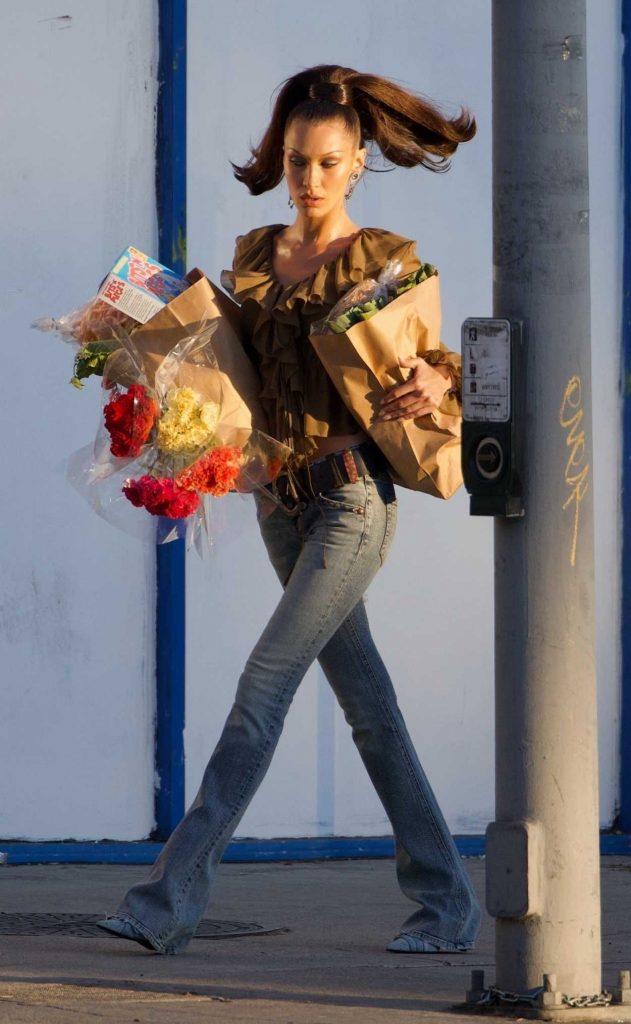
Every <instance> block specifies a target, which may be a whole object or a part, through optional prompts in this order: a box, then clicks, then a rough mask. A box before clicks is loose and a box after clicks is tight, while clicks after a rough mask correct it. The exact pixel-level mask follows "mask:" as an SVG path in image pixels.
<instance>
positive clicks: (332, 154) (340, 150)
mask: <svg viewBox="0 0 631 1024" xmlns="http://www.w3.org/2000/svg"><path fill="white" fill-rule="evenodd" d="M288 152H289V153H297V154H298V156H303V154H302V153H301V152H300V150H299V149H295V147H294V146H289V148H288ZM343 152H344V151H343V150H342V149H331V150H329V152H328V153H323V154H322V156H323V157H325V156H335V155H336V154H337V153H343Z"/></svg>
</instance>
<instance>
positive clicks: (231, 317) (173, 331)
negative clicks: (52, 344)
mask: <svg viewBox="0 0 631 1024" xmlns="http://www.w3.org/2000/svg"><path fill="white" fill-rule="evenodd" d="M187 278H188V280H189V281H191V282H192V284H191V287H190V288H187V289H186V291H184V292H182V294H181V295H178V296H177V298H175V299H172V300H171V302H169V303H168V305H166V306H165V307H164V309H161V310H160V312H159V313H156V315H155V316H154V317H152V318H151V320H148V321H147V323H146V324H142V326H140V327H138V328H137V329H136V330H135V331H134V333H133V334H132V336H131V341H132V343H133V345H134V346H135V348H136V349H137V350H138V352H139V353H140V355H141V357H142V361H143V366H144V369H145V373H146V375H147V379H148V382H149V384H150V385H153V382H154V377H155V373H156V370H157V369H158V366H159V365H160V363H161V361H162V360H163V359H164V357H165V356H166V355H168V354H169V352H170V351H171V350H172V349H173V348H174V347H175V345H177V344H178V342H180V341H182V340H183V339H184V338H186V337H187V336H188V335H190V334H194V333H195V331H196V330H199V327H200V323H201V322H203V321H204V320H208V319H211V318H213V319H214V318H217V326H216V329H215V332H214V334H213V336H212V339H211V347H212V351H213V353H214V355H215V357H216V360H217V364H218V367H219V379H220V393H221V428H230V429H232V428H241V429H243V430H244V431H247V432H249V431H250V430H252V429H256V430H262V431H266V432H267V430H268V426H267V422H266V419H265V414H264V412H263V409H262V407H261V404H260V401H259V394H260V390H261V385H260V381H259V377H258V374H257V371H256V370H255V368H254V366H253V364H252V363H251V362H250V360H249V359H248V357H247V355H246V353H245V350H244V348H243V345H242V342H241V319H240V310H239V307H238V306H237V304H236V302H233V301H232V299H230V298H228V296H227V295H225V294H224V292H222V291H220V289H219V288H217V287H216V286H215V285H214V284H212V282H211V281H209V280H208V278H206V277H205V276H204V274H203V273H202V272H201V270H198V269H195V270H191V271H190V273H189V274H188V275H187ZM213 375H214V371H213V370H211V369H207V368H204V367H200V366H196V365H194V364H193V363H187V362H183V363H182V364H181V366H180V369H179V371H178V384H179V385H180V386H187V385H188V386H190V387H193V388H196V389H197V390H199V391H203V392H204V393H205V395H206V396H207V397H215V394H216V393H217V391H218V389H217V385H216V382H215V381H214V380H213V379H212V378H213ZM205 377H208V380H205Z"/></svg>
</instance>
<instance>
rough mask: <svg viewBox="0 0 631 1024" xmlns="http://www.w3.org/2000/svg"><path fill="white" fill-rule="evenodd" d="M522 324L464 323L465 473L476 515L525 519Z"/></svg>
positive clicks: (480, 320) (474, 319)
mask: <svg viewBox="0 0 631 1024" xmlns="http://www.w3.org/2000/svg"><path fill="white" fill-rule="evenodd" d="M523 396H524V374H523V350H522V323H521V321H518V320H504V319H499V318H494V317H469V318H468V319H467V320H465V321H464V323H463V325H462V475H463V477H464V484H465V487H466V489H467V491H468V492H469V495H470V505H469V512H470V514H471V515H472V516H523V514H524V506H523V501H522V490H521V472H520V465H521V461H522V458H523V441H524V423H523Z"/></svg>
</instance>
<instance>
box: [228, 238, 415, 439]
mask: <svg viewBox="0 0 631 1024" xmlns="http://www.w3.org/2000/svg"><path fill="white" fill-rule="evenodd" d="M284 227H285V225H284V224H271V225H268V226H267V227H263V228H255V230H254V231H250V232H248V234H247V235H241V236H240V237H239V238H237V243H236V249H235V255H234V261H233V269H232V271H224V273H223V274H222V278H221V281H222V284H223V285H224V287H225V288H226V289H227V290H229V291H230V292H231V293H232V294H233V295H234V298H235V299H236V301H237V302H238V303H240V305H241V310H242V314H243V322H244V326H245V334H246V338H245V342H246V346H247V348H248V355H249V356H250V357H251V359H252V360H253V362H254V363H255V365H256V366H257V368H258V370H259V373H260V376H261V380H262V385H263V387H262V392H261V399H262V403H263V407H264V409H265V412H266V413H267V418H268V422H269V426H270V433H272V434H273V436H274V437H276V438H277V439H278V440H280V441H283V442H284V443H285V444H288V445H289V446H290V447H291V448H292V449H293V450H294V451H296V452H309V451H311V450H312V449H313V448H314V447H315V445H314V442H313V441H310V438H312V437H327V436H329V435H331V436H339V435H343V434H353V433H356V432H357V431H358V430H359V429H361V428H360V426H359V424H358V423H357V421H356V420H355V418H354V417H353V415H352V413H351V412H349V410H348V409H347V408H346V406H345V405H344V403H343V401H342V399H341V398H340V396H339V395H338V393H337V391H336V390H335V388H334V386H333V384H332V383H331V381H330V379H329V377H328V375H327V372H326V370H325V369H324V367H323V365H322V363H321V362H320V360H319V359H318V356H317V355H316V353H315V350H314V348H313V346H312V345H311V343H310V342H309V329H310V327H311V324H312V323H313V322H314V321H316V320H320V319H322V317H323V316H325V315H326V313H327V312H328V311H329V310H330V309H332V307H333V306H334V305H335V303H336V302H337V301H338V299H339V298H340V297H341V296H342V295H344V293H345V292H347V291H348V289H349V288H351V287H352V285H354V284H357V283H358V282H360V281H363V280H364V278H367V277H377V276H378V274H379V272H380V270H381V269H382V268H383V267H384V265H385V264H386V263H387V262H388V260H390V259H395V258H396V259H400V260H401V262H402V264H403V270H402V275H405V274H410V273H412V271H414V270H416V269H418V267H419V266H420V265H421V264H420V261H419V259H418V257H417V255H416V252H415V243H414V242H413V241H412V240H411V239H409V238H403V237H402V236H401V235H395V234H393V233H392V232H391V231H384V230H382V229H381V228H363V229H362V230H361V232H360V233H359V235H358V236H357V237H356V238H355V239H354V241H353V242H351V244H350V245H349V246H348V248H346V249H344V250H343V252H341V253H340V254H339V255H338V256H337V257H335V259H333V260H331V261H330V262H329V263H325V264H323V266H321V267H319V268H318V270H316V271H315V273H314V274H312V275H311V276H310V277H306V278H304V280H302V281H298V282H297V283H294V284H290V285H283V284H281V283H280V281H278V279H277V278H276V276H275V274H274V268H273V252H274V249H273V244H274V236H275V235H276V234H278V233H279V232H280V231H282V230H283V229H284Z"/></svg>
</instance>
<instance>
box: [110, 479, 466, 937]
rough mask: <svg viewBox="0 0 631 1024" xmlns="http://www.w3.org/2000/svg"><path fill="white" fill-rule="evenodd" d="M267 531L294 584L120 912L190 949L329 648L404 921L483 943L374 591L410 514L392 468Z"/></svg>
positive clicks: (274, 515) (327, 663)
mask: <svg viewBox="0 0 631 1024" xmlns="http://www.w3.org/2000/svg"><path fill="white" fill-rule="evenodd" d="M265 501H266V499H258V500H257V504H258V506H259V521H260V528H261V532H262V535H263V539H264V541H265V544H266V547H267V550H268V553H269V556H270V559H271V561H272V564H273V566H274V568H275V570H276V573H277V574H278V577H279V579H280V581H281V584H282V586H283V595H282V597H281V599H280V602H279V604H278V606H277V608H276V610H275V611H274V613H273V615H272V617H271V619H270V621H269V623H268V624H267V626H266V627H265V629H264V631H263V634H262V636H261V637H260V639H259V641H258V643H257V644H256V646H255V648H254V650H253V651H252V654H251V655H250V657H249V658H248V661H247V664H246V665H245V668H244V670H243V673H242V675H241V677H240V679H239V684H238V687H237V693H236V696H235V700H234V704H233V706H232V708H231V710H230V713H229V715H228V718H227V720H226V723H225V726H224V728H223V732H222V734H221V737H220V739H219V742H218V743H217V746H216V748H215V750H214V752H213V754H212V756H211V758H210V761H209V762H208V765H207V767H206V770H205V772H204V776H203V779H202V783H201V786H200V789H199V792H198V793H197V796H196V797H195V799H194V801H193V803H192V804H191V806H190V808H189V809H188V811H187V813H186V814H185V816H184V818H183V819H182V821H181V822H180V823H179V825H178V826H177V828H176V829H175V831H174V832H173V834H172V835H171V837H170V839H169V841H168V842H167V843H166V845H165V846H164V849H163V851H162V853H161V854H160V856H159V857H158V859H157V861H156V863H155V864H154V866H153V868H152V870H151V872H150V874H149V876H148V878H147V880H146V881H145V882H142V883H141V884H139V885H135V886H133V888H131V889H130V890H129V892H128V893H127V895H126V896H125V898H124V899H123V901H122V903H121V905H120V906H119V908H118V909H117V910H116V912H115V915H114V916H115V917H116V918H119V919H122V920H124V921H127V922H129V923H130V924H132V925H133V926H134V927H135V928H136V929H137V930H138V931H140V932H141V933H142V935H143V936H144V937H145V938H146V939H147V940H148V942H149V943H150V944H151V946H152V947H153V948H154V949H156V950H157V951H159V952H161V953H179V952H180V951H181V950H183V949H184V947H185V946H186V944H187V943H188V942H189V940H190V939H191V937H192V936H193V934H194V931H195V927H196V925H197V923H198V921H199V920H200V918H201V916H202V914H203V913H204V911H205V910H206V906H207V903H208V897H209V893H210V886H211V882H212V878H213V875H214V872H215V868H216V866H217V864H218V863H219V861H220V860H221V856H222V853H223V851H224V849H225V847H226V844H227V843H228V842H229V840H230V838H231V836H232V834H233V832H234V830H235V828H236V827H237V825H238V823H239V821H240V819H241V817H242V815H243V814H244V812H245V810H246V808H247V806H248V804H249V802H250V800H251V799H252V797H253V795H254V793H255V792H256V789H257V787H258V786H259V784H260V782H261V780H262V779H263V776H264V775H265V772H266V770H267V766H268V765H269V763H270V760H271V757H272V754H273V753H274V749H275V747H276V744H277V742H278V738H279V736H280V733H281V730H282V728H283V722H284V719H285V715H286V713H287V710H288V708H289V705H290V704H291V701H292V699H293V696H294V694H295V692H296V689H297V687H298V685H299V683H300V681H301V680H302V678H303V677H304V675H305V673H306V672H307V669H308V668H309V666H310V665H311V664H312V662H313V661H314V660H315V659H316V658H317V659H318V660H319V662H320V665H321V666H322V669H323V670H324V673H325V675H326V677H327V679H328V681H329V683H330V685H331V686H332V688H333V690H334V692H335V695H336V697H337V699H338V701H339V703H340V705H341V707H342V710H343V712H344V715H345V717H346V720H347V722H348V723H349V725H350V726H351V729H352V735H353V740H354V741H355V744H356V745H357V749H358V751H359V753H360V755H361V758H362V760H363V762H364V764H365V766H366V770H367V771H368V774H369V776H370V778H371V780H372V783H373V785H374V787H375V789H376V791H377V793H378V795H379V797H380V799H381V802H382V804H383V806H384V809H385V811H386V814H387V815H388V818H389V820H390V822H391V825H392V829H393V831H394V835H395V841H396V868H397V878H398V881H399V885H400V887H401V889H402V891H403V892H404V893H405V895H406V896H408V897H409V898H410V899H411V900H413V901H414V902H415V903H416V904H417V907H416V909H415V911H414V912H413V913H412V915H411V916H410V917H408V919H407V920H406V921H405V922H404V923H403V925H402V928H401V931H402V932H404V933H406V934H409V935H413V936H417V937H420V938H422V939H426V940H428V941H430V942H433V943H434V944H436V945H438V946H439V947H440V948H441V949H446V950H456V949H467V948H470V946H471V945H472V944H473V940H474V939H475V937H476V934H477V931H478V928H479V923H480V910H479V906H478V903H477V900H476V897H475V895H474V893H473V890H472V887H471V883H470V882H469V879H468V876H467V874H466V871H465V870H464V866H463V863H462V860H461V858H460V856H459V854H458V851H457V850H456V847H455V844H454V842H453V839H452V837H451V835H450V833H449V830H448V828H447V825H446V823H445V820H444V818H443V816H442V814H441V812H440V809H439V807H438V804H437V802H436V798H435V797H434V794H433V792H432V790H431V787H430V785H429V782H428V781H427V778H426V776H425V773H424V772H423V769H422V767H421V765H420V763H419V760H418V757H417V755H416V752H415V750H414V746H413V744H412V741H411V739H410V737H409V735H408V731H407V728H406V726H405V722H404V721H403V717H402V715H401V711H400V709H399V706H398V704H397V699H396V696H395V693H394V689H393V686H392V682H391V680H390V677H389V675H388V672H387V671H386V668H385V665H384V664H383V662H382V660H381V658H380V656H379V653H378V651H377V649H376V647H375V644H374V642H373V639H372V636H371V633H370V628H369V625H368V619H367V617H366V609H365V605H364V600H363V595H364V593H365V591H366V589H367V587H368V585H369V584H370V582H371V580H372V579H373V577H374V576H375V574H376V572H377V570H378V569H379V567H380V565H381V564H382V563H383V561H384V559H385V557H386V554H387V552H388V549H389V547H390V544H391V542H392V538H393V534H394V530H395V524H396V507H397V506H396V499H395V493H394V488H393V485H392V482H391V480H390V478H389V477H388V476H387V474H385V473H384V474H378V475H375V476H374V477H373V476H366V477H361V478H360V479H358V480H357V481H356V482H355V483H347V484H344V485H343V486H341V487H340V488H339V489H337V490H335V491H329V492H327V493H326V494H325V495H319V496H318V497H316V498H314V499H312V500H311V501H308V502H306V503H304V504H303V505H302V506H300V509H299V511H298V514H297V515H293V516H292V515H289V514H288V512H287V511H286V510H285V508H284V507H282V506H279V507H276V508H275V509H274V511H272V512H271V514H268V515H264V514H263V503H264V502H265Z"/></svg>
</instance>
